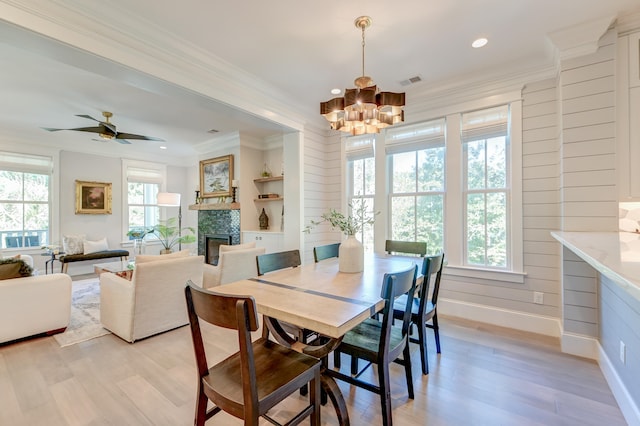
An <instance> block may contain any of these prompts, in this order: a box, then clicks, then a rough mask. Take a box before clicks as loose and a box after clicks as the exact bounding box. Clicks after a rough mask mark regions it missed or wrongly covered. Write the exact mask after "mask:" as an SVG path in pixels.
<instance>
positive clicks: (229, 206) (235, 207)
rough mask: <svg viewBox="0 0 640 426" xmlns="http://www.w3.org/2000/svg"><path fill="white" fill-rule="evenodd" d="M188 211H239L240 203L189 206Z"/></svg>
mask: <svg viewBox="0 0 640 426" xmlns="http://www.w3.org/2000/svg"><path fill="white" fill-rule="evenodd" d="M189 210H240V203H211V204H206V203H200V204H191V205H190V206H189Z"/></svg>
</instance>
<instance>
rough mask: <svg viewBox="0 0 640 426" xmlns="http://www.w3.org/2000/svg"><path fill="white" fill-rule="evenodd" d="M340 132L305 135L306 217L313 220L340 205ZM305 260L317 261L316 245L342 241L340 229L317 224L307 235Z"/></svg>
mask: <svg viewBox="0 0 640 426" xmlns="http://www.w3.org/2000/svg"><path fill="white" fill-rule="evenodd" d="M327 126H328V124H327ZM340 155H341V153H340V135H339V134H337V133H335V134H332V135H330V136H325V135H320V134H318V133H317V132H314V131H313V130H309V129H305V136H304V188H305V193H304V219H303V220H304V221H303V227H304V226H307V225H308V224H309V223H310V222H311V220H316V221H317V220H319V218H320V215H321V214H322V213H324V212H326V211H327V210H328V209H329V208H331V207H333V208H336V209H340V203H341V199H340V197H341V196H340V194H341V192H342V186H341V181H342V172H341V171H342V161H341V159H340ZM304 241H305V244H304V247H303V251H304V252H303V253H302V257H303V262H304V263H311V262H313V247H314V246H317V245H322V244H328V243H333V242H339V241H340V233H339V232H338V233H336V232H332V231H331V229H330V228H329V227H328V226H327V225H320V226H316V227H314V228H313V229H312V230H311V232H310V233H309V234H308V235H305V239H304Z"/></svg>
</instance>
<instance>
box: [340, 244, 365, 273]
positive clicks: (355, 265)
mask: <svg viewBox="0 0 640 426" xmlns="http://www.w3.org/2000/svg"><path fill="white" fill-rule="evenodd" d="M338 253H339V254H338V269H339V270H340V272H347V273H356V272H362V271H363V270H364V247H363V245H362V243H361V242H360V241H358V239H357V238H356V237H355V235H349V236H348V237H347V239H346V240H344V241H343V242H342V243H341V244H340V249H339V250H338Z"/></svg>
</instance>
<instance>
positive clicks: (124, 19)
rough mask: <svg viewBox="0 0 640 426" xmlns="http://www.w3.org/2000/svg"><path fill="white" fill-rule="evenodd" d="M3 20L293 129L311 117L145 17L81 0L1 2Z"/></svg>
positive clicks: (307, 111) (262, 84) (262, 83)
mask: <svg viewBox="0 0 640 426" xmlns="http://www.w3.org/2000/svg"><path fill="white" fill-rule="evenodd" d="M31 3H32V2H31ZM100 5H102V6H103V7H102V8H100ZM112 6H113V5H112ZM0 16H2V19H3V20H5V21H7V22H9V23H11V24H14V25H17V26H18V27H21V28H24V29H27V30H30V31H32V32H34V33H37V34H41V35H44V36H46V37H49V38H52V39H54V40H57V41H59V42H62V43H64V44H66V45H69V46H72V47H75V48H78V49H81V50H83V51H85V52H89V53H92V54H94V55H97V56H99V57H101V58H106V59H108V60H110V61H113V62H116V63H118V64H121V65H124V66H126V67H128V68H130V69H133V70H135V71H139V72H142V73H144V74H147V75H149V76H153V77H155V78H158V79H161V80H163V81H165V82H169V83H172V84H175V85H177V86H180V87H182V88H184V89H187V90H190V91H193V92H195V93H198V94H201V95H204V96H205V97H208V98H210V99H212V100H215V101H218V102H221V103H224V104H226V105H228V106H231V107H234V108H236V109H240V110H242V111H245V112H248V113H250V114H253V115H255V116H257V117H260V118H262V119H265V120H268V121H271V122H274V123H277V124H279V125H282V126H284V127H287V128H291V129H294V130H302V129H303V128H304V123H305V121H306V118H305V116H306V115H307V114H309V115H310V114H311V108H310V106H309V105H302V104H299V103H298V101H297V100H296V99H293V98H291V97H289V96H288V95H287V94H285V93H284V92H282V91H281V90H279V89H278V88H276V87H274V86H272V85H270V84H268V83H266V82H265V81H264V80H261V79H260V78H258V77H257V76H255V75H252V74H250V73H248V72H246V71H244V70H243V69H241V68H239V67H237V66H234V65H233V64H230V63H228V62H226V61H224V60H222V59H221V58H218V57H215V56H213V55H212V54H211V53H210V52H207V51H205V50H203V49H201V48H199V47H197V46H195V45H193V44H191V43H189V42H187V41H185V40H183V39H180V38H177V37H176V36H175V35H174V34H169V33H168V32H167V31H166V30H165V29H164V28H162V27H160V26H158V25H156V24H154V23H153V22H150V21H145V20H144V19H141V18H140V17H135V20H134V17H133V16H130V14H128V13H127V11H126V10H124V9H120V8H117V7H109V8H105V7H104V3H99V2H98V3H93V4H87V2H84V1H80V0H49V1H47V2H40V3H39V4H37V5H33V4H30V2H29V1H27V0H0ZM96 21H99V22H100V25H96V24H95V23H96ZM133 80H134V81H129V83H130V84H133V85H136V86H138V87H141V88H144V89H146V90H150V91H153V87H143V85H144V84H145V83H144V82H142V81H140V79H135V78H134V79H133Z"/></svg>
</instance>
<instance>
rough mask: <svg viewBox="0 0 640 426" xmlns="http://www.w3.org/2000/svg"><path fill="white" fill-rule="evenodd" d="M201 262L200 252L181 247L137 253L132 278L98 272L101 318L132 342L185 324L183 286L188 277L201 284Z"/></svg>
mask: <svg viewBox="0 0 640 426" xmlns="http://www.w3.org/2000/svg"><path fill="white" fill-rule="evenodd" d="M203 266H204V257H203V256H189V255H188V251H183V252H178V253H173V254H170V255H163V256H142V255H140V256H137V257H136V266H135V269H134V271H133V275H132V277H131V280H128V279H126V278H122V277H119V276H118V275H116V274H113V273H109V272H105V273H103V274H100V322H102V325H103V326H104V327H105V328H106V329H108V330H110V331H111V332H113V334H115V335H117V336H119V337H121V338H122V339H124V340H126V341H127V342H131V343H133V342H134V341H136V340H139V339H142V338H144V337H148V336H152V335H154V334H158V333H162V332H164V331H168V330H171V329H174V328H177V327H180V326H183V325H186V324H187V323H188V322H189V320H188V317H187V306H186V302H185V298H184V288H185V285H186V283H187V281H188V280H191V281H193V282H194V283H195V284H196V285H198V286H202V275H203V272H202V271H203Z"/></svg>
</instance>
